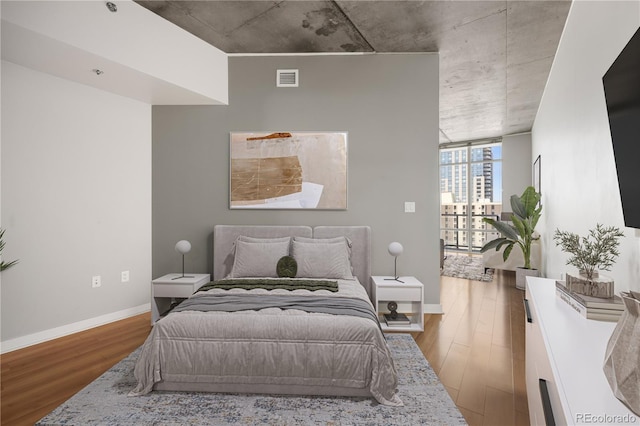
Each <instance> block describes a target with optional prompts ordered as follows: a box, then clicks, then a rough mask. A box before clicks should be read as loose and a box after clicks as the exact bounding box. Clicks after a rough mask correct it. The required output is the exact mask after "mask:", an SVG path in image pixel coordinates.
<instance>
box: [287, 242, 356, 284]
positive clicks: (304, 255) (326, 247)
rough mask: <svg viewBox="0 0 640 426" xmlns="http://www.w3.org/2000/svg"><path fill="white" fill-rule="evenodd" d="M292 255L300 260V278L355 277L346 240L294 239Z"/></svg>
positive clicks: (348, 278) (298, 274) (297, 275)
mask: <svg viewBox="0 0 640 426" xmlns="http://www.w3.org/2000/svg"><path fill="white" fill-rule="evenodd" d="M291 255H292V256H293V258H294V259H295V260H296V262H298V273H297V274H296V277H298V278H333V279H345V280H351V279H353V274H352V273H351V262H350V261H349V251H348V248H347V244H346V242H345V241H341V242H335V243H317V242H313V243H310V242H302V241H296V240H295V239H294V240H293V247H292V250H291Z"/></svg>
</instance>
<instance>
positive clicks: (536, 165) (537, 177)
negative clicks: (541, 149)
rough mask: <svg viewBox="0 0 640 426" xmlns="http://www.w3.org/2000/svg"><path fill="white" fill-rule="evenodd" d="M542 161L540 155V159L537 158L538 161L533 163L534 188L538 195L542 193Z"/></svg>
mask: <svg viewBox="0 0 640 426" xmlns="http://www.w3.org/2000/svg"><path fill="white" fill-rule="evenodd" d="M541 162H542V159H541V158H540V156H539V155H538V158H536V161H534V162H533V187H534V188H535V190H536V192H537V193H540V189H541V187H540V171H541V170H540V169H541V164H540V163H541Z"/></svg>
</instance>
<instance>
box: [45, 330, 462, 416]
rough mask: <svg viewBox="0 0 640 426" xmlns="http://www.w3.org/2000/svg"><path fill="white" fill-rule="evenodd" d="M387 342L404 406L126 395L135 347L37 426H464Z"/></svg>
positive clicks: (427, 369) (410, 359)
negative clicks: (434, 425)
mask: <svg viewBox="0 0 640 426" xmlns="http://www.w3.org/2000/svg"><path fill="white" fill-rule="evenodd" d="M387 339H388V340H387V341H388V342H389V347H390V349H391V352H392V354H393V359H394V361H395V365H396V369H397V370H398V381H399V386H398V391H399V395H400V398H401V399H402V401H403V402H404V407H387V406H382V405H380V404H378V403H376V402H375V400H373V399H370V398H352V397H349V398H347V397H311V396H277V395H271V396H269V395H243V394H242V395H241V394H235V395H234V394H214V393H204V392H203V393H200V392H160V391H155V392H151V393H150V394H148V395H145V396H141V397H130V396H127V393H128V392H129V391H130V390H131V389H133V387H134V386H135V379H134V377H133V366H134V364H135V361H136V359H137V355H138V351H139V350H140V349H139V348H138V349H136V351H134V352H133V353H132V354H131V355H129V356H128V357H127V358H125V359H124V360H122V361H120V362H119V363H118V364H116V365H115V366H114V367H112V368H111V369H110V370H109V371H107V372H106V373H104V374H103V375H102V376H100V377H99V378H97V379H96V380H95V381H94V382H92V383H90V384H89V385H88V386H87V387H86V388H84V389H83V390H81V391H80V392H78V393H77V394H76V395H74V396H73V397H72V398H71V399H69V400H68V401H67V402H65V403H64V404H63V405H61V406H60V407H58V408H56V409H55V410H54V411H53V412H51V413H50V414H49V415H47V416H46V417H44V418H43V419H41V420H40V421H39V422H38V423H36V425H41V426H44V425H117V426H121V425H132V426H133V425H135V426H137V425H163V426H169V425H175V426H178V425H180V426H182V425H230V424H234V425H237V424H239V425H254V424H269V425H310V424H312V425H320V424H322V425H326V424H330V425H385V426H386V425H390V424H406V425H418V424H422V425H427V424H429V425H432V424H438V425H465V424H466V422H465V420H464V417H463V416H462V414H461V413H460V411H459V410H458V409H457V407H456V406H455V404H454V403H453V401H452V400H451V398H450V397H449V394H448V393H447V391H446V390H445V388H444V386H443V385H442V383H440V381H439V380H438V377H437V376H436V374H435V373H434V371H433V369H432V368H431V366H430V365H429V363H428V362H427V360H426V359H425V358H424V356H423V355H422V352H421V351H420V348H418V345H416V343H415V341H414V340H413V338H412V337H411V336H410V335H409V334H390V335H388V336H387Z"/></svg>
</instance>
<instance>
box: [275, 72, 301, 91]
mask: <svg viewBox="0 0 640 426" xmlns="http://www.w3.org/2000/svg"><path fill="white" fill-rule="evenodd" d="M298 82H299V80H298V70H278V73H277V74H276V86H277V87H298Z"/></svg>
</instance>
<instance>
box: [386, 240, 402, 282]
mask: <svg viewBox="0 0 640 426" xmlns="http://www.w3.org/2000/svg"><path fill="white" fill-rule="evenodd" d="M403 250H404V248H403V247H402V244H400V243H398V242H396V241H394V242H392V243H391V244H389V254H390V255H391V256H393V257H394V262H393V276H394V278H386V279H387V280H390V281H398V282H400V283H403V282H404V281H400V279H399V278H400V277H399V276H398V256H400V255H401V254H402V252H403Z"/></svg>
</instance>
